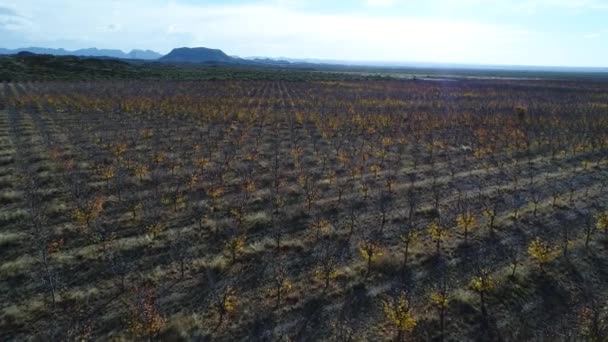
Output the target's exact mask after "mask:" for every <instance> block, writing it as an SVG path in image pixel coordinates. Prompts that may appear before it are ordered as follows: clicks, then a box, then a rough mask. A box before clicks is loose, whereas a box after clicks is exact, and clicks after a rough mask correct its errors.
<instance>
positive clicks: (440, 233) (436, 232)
mask: <svg viewBox="0 0 608 342" xmlns="http://www.w3.org/2000/svg"><path fill="white" fill-rule="evenodd" d="M427 230H428V232H429V235H431V239H432V240H433V241H439V242H442V241H445V239H447V238H448V232H447V230H445V228H444V227H442V226H441V225H440V224H439V223H437V222H433V223H431V224H430V225H429V226H428V227H427Z"/></svg>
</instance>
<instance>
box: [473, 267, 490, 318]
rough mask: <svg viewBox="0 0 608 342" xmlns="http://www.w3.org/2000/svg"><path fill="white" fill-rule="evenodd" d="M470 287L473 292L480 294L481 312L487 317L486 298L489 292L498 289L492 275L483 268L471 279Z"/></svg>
mask: <svg viewBox="0 0 608 342" xmlns="http://www.w3.org/2000/svg"><path fill="white" fill-rule="evenodd" d="M469 287H470V289H471V290H473V291H475V292H477V293H478V294H479V301H480V305H481V312H482V314H483V315H484V316H485V315H486V304H485V297H486V294H487V293H488V291H491V290H493V289H494V288H495V287H496V283H495V282H494V279H492V277H491V276H490V273H489V272H488V271H487V270H486V269H483V268H480V269H479V270H478V271H477V275H476V276H474V277H473V279H471V281H470V283H469Z"/></svg>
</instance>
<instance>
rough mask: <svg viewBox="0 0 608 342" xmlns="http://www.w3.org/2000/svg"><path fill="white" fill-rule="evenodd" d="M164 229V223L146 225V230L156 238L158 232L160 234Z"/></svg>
mask: <svg viewBox="0 0 608 342" xmlns="http://www.w3.org/2000/svg"><path fill="white" fill-rule="evenodd" d="M163 230H164V226H163V224H162V223H158V222H157V223H153V224H151V225H149V226H148V227H146V231H147V232H148V234H150V235H152V237H153V238H156V237H157V236H158V234H160V233H161V232H162V231H163Z"/></svg>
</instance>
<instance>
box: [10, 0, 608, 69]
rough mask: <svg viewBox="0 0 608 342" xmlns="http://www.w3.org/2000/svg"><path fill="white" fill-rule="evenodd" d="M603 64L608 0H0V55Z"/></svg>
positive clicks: (607, 61) (607, 52)
mask: <svg viewBox="0 0 608 342" xmlns="http://www.w3.org/2000/svg"><path fill="white" fill-rule="evenodd" d="M27 46H41V47H54V48H58V47H63V48H67V49H78V48H86V47H98V48H117V49H122V50H125V51H128V50H130V49H133V48H138V49H152V50H156V51H158V52H161V53H166V52H168V51H170V50H171V49H172V48H174V47H181V46H191V47H192V46H206V47H213V48H220V49H222V50H224V51H225V52H227V53H228V54H231V55H238V56H244V57H246V56H270V57H281V56H285V57H293V58H323V59H339V60H357V61H387V62H445V63H480V64H510V65H547V66H598V67H606V66H608V0H424V1H420V0H353V1H344V0H338V1H327V0H325V1H323V0H308V1H304V0H259V1H244V0H228V1H215V0H169V1H161V0H122V1H120V0H106V1H101V0H86V1H83V0H19V1H15V0H0V47H6V48H17V47H27Z"/></svg>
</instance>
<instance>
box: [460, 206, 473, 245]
mask: <svg viewBox="0 0 608 342" xmlns="http://www.w3.org/2000/svg"><path fill="white" fill-rule="evenodd" d="M456 225H457V226H458V228H460V229H461V230H462V232H463V233H464V245H465V246H467V245H468V237H469V232H470V231H471V230H473V229H475V228H477V218H476V217H475V215H473V213H471V211H470V210H467V211H466V212H464V213H461V214H459V215H458V216H457V217H456Z"/></svg>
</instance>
